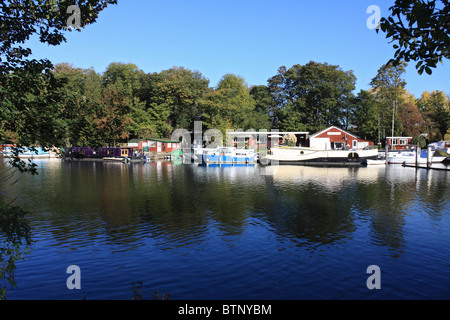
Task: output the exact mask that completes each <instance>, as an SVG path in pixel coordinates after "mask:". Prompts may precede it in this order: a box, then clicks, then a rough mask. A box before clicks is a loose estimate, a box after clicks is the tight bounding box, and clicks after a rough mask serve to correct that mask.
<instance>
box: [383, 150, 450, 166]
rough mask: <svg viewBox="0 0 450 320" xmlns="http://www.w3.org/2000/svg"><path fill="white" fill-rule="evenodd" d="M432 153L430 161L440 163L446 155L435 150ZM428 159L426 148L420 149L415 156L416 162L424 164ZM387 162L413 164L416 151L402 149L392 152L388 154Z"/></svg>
mask: <svg viewBox="0 0 450 320" xmlns="http://www.w3.org/2000/svg"><path fill="white" fill-rule="evenodd" d="M431 152H432V153H433V155H432V156H431V163H441V162H443V161H444V160H445V159H446V157H444V156H441V155H440V154H439V153H436V152H435V151H431ZM427 161H428V153H427V150H421V152H420V154H419V155H418V157H417V163H418V164H426V163H427ZM388 163H389V164H415V163H416V151H402V152H392V153H389V154H388Z"/></svg>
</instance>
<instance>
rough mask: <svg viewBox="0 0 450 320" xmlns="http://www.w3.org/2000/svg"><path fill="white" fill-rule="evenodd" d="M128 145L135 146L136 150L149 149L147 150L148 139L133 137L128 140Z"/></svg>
mask: <svg viewBox="0 0 450 320" xmlns="http://www.w3.org/2000/svg"><path fill="white" fill-rule="evenodd" d="M128 147H130V148H133V149H134V150H135V151H137V150H141V151H148V150H145V148H147V139H132V140H130V141H128Z"/></svg>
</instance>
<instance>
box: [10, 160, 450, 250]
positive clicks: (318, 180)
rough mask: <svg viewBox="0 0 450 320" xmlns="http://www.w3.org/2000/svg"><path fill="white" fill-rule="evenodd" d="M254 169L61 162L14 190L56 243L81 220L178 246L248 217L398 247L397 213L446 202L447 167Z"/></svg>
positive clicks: (316, 238) (232, 231)
mask: <svg viewBox="0 0 450 320" xmlns="http://www.w3.org/2000/svg"><path fill="white" fill-rule="evenodd" d="M259 169H260V168H259V167H231V168H226V167H224V168H205V167H198V166H190V165H176V164H173V163H171V162H159V163H148V164H145V165H141V164H136V165H124V164H102V163H72V164H67V163H64V162H62V163H60V164H59V167H57V168H56V167H55V168H51V170H50V169H48V170H47V171H45V172H44V170H46V169H45V166H43V172H42V173H41V174H40V176H38V177H33V178H30V179H37V180H36V181H38V183H37V185H39V187H38V188H36V183H34V184H27V183H24V184H21V189H20V190H19V192H23V191H25V192H23V194H25V195H26V196H27V197H29V199H30V201H31V202H32V203H33V204H35V205H36V206H37V207H40V208H45V209H43V210H44V211H45V212H46V214H44V215H41V216H40V217H39V219H40V221H42V220H46V221H47V222H48V224H49V225H51V226H52V227H51V228H50V230H51V232H53V233H54V239H55V241H57V242H58V243H63V242H64V243H65V242H67V243H69V242H71V241H72V237H73V235H74V233H75V234H76V233H77V230H76V229H77V228H81V229H83V230H80V234H88V238H90V239H97V238H100V239H101V241H107V242H108V243H128V244H132V243H135V242H139V241H140V240H141V239H142V238H145V237H151V238H154V239H157V241H158V243H166V244H167V243H171V245H174V246H184V245H189V244H190V243H193V242H198V241H203V240H204V239H206V238H207V237H208V236H209V235H210V234H213V235H217V234H219V235H223V236H228V235H239V234H242V233H243V232H244V231H245V230H246V226H247V224H248V223H249V219H258V220H260V221H264V222H267V223H268V224H269V225H270V230H271V231H274V232H276V233H277V235H278V237H279V239H284V238H287V239H294V240H295V241H297V242H299V243H311V244H314V245H319V246H320V245H324V244H332V243H335V242H336V241H340V240H343V239H344V240H345V239H350V238H351V237H352V236H353V235H354V233H355V232H357V231H358V230H359V229H360V227H361V226H362V225H363V226H365V227H366V228H367V230H368V231H367V239H368V241H369V242H370V243H372V244H376V245H379V246H386V247H389V248H392V249H394V251H399V250H401V248H403V247H404V246H405V240H404V237H405V236H404V226H405V223H406V222H405V221H406V215H407V214H411V212H415V211H420V213H421V214H423V213H424V212H425V213H426V214H428V215H430V217H432V219H436V220H439V219H440V218H441V217H442V215H444V214H446V213H447V212H448V210H447V211H446V210H445V209H446V208H445V206H446V205H447V206H448V200H447V199H448V198H449V190H448V179H449V176H450V175H449V174H447V173H444V174H443V173H441V172H439V174H438V173H430V172H427V171H418V172H416V171H414V170H412V171H408V169H407V168H398V169H400V171H393V170H391V168H389V167H388V168H386V169H385V168H384V167H383V168H379V169H375V170H372V169H369V168H359V169H354V168H353V169H349V168H312V167H301V166H297V167H295V168H291V170H294V171H289V170H285V169H283V167H282V166H280V168H278V169H277V170H276V171H274V172H273V175H267V176H263V175H260V174H259ZM401 170H404V171H401ZM36 181H34V182H36ZM43 190H44V191H43ZM360 230H364V228H361V229H360ZM105 238H106V239H105ZM86 241H88V240H86Z"/></svg>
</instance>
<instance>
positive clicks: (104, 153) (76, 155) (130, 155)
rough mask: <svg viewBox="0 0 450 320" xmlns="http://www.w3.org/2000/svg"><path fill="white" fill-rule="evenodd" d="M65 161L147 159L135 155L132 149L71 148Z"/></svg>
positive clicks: (142, 160)
mask: <svg viewBox="0 0 450 320" xmlns="http://www.w3.org/2000/svg"><path fill="white" fill-rule="evenodd" d="M65 159H66V160H70V161H114V162H145V161H146V159H145V157H142V156H137V155H135V154H134V151H133V148H130V147H120V148H117V147H100V148H95V147H94V148H91V147H69V148H67V149H66V154H65Z"/></svg>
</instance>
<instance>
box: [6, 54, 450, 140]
mask: <svg viewBox="0 0 450 320" xmlns="http://www.w3.org/2000/svg"><path fill="white" fill-rule="evenodd" d="M405 67H406V63H401V64H399V65H398V66H395V67H394V66H386V65H383V66H382V67H381V68H380V69H379V70H378V73H377V75H376V76H375V77H374V78H373V79H372V82H371V86H372V87H371V89H369V90H368V91H366V90H361V91H360V92H358V93H357V94H354V92H353V91H354V89H355V82H356V77H355V76H354V74H353V72H352V71H344V70H342V69H341V68H340V67H339V66H336V65H329V64H327V63H317V62H313V61H311V62H309V63H307V64H306V65H294V66H292V67H291V68H286V67H284V66H283V67H280V68H279V70H278V73H277V74H276V75H274V76H273V77H271V78H270V79H268V81H267V85H258V86H250V87H249V86H248V85H247V83H246V82H245V79H244V78H243V77H241V76H237V75H234V74H226V75H224V76H223V77H222V79H221V80H220V81H219V83H218V85H217V86H216V87H214V88H212V87H210V86H209V80H208V79H207V78H205V77H204V76H203V75H202V74H201V73H200V72H199V71H191V70H189V69H186V68H184V67H173V68H171V69H168V70H164V71H162V72H160V73H156V72H154V73H145V72H143V71H142V70H140V69H139V68H138V66H136V65H134V64H131V63H127V64H124V63H111V64H110V65H109V66H108V68H107V70H106V71H105V72H104V73H103V74H99V73H97V72H96V71H95V70H94V69H92V68H90V69H81V68H76V67H74V66H72V65H71V64H68V63H62V64H57V65H56V66H55V67H54V68H53V69H51V70H50V71H49V72H47V73H42V74H40V75H39V76H38V77H36V76H33V75H32V73H28V72H26V71H25V70H21V71H20V72H19V71H17V72H13V73H11V74H9V75H7V76H6V79H5V80H6V81H5V82H4V83H2V86H1V87H2V93H3V94H4V97H3V98H4V101H6V103H7V109H9V110H10V111H14V110H15V112H7V113H5V114H4V115H2V118H3V121H2V124H1V126H0V143H5V144H6V143H13V144H20V145H37V144H39V145H43V146H46V145H49V146H59V147H64V146H90V147H100V146H106V145H108V146H115V145H118V144H119V143H124V142H127V141H129V140H131V139H135V138H168V137H170V133H171V132H173V131H174V130H176V129H178V128H187V129H188V130H193V128H194V122H195V121H201V122H202V126H203V128H204V129H205V130H206V129H212V128H214V129H218V130H220V131H222V132H223V133H225V132H226V130H227V129H235V130H236V129H242V130H249V129H253V130H259V129H267V130H269V131H270V130H271V129H272V128H276V129H279V130H281V131H308V132H317V131H320V130H322V129H324V128H326V127H329V126H333V125H334V126H338V127H341V128H343V129H344V130H346V131H349V132H351V133H353V134H356V135H358V136H360V137H361V138H364V139H366V140H371V141H373V142H374V143H375V144H376V143H378V142H380V141H383V139H384V138H385V137H386V136H412V137H413V141H412V142H413V143H420V144H422V145H423V146H424V145H425V144H426V142H425V141H430V142H432V141H439V140H448V139H449V138H450V130H449V128H450V127H449V125H450V109H449V106H450V97H449V95H448V94H446V93H445V92H442V91H433V92H428V91H424V92H423V94H422V95H421V97H419V98H417V97H415V96H414V95H412V94H410V93H409V92H408V91H407V89H406V82H405V81H404V79H403V74H404V73H405ZM24 82H25V83H24ZM25 84H26V86H25ZM19 88H20V89H19ZM24 91H25V92H24ZM6 98H7V99H6ZM21 108H22V110H20V109H21ZM24 111H26V112H24ZM32 123H33V125H32ZM36 129H38V130H36Z"/></svg>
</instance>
